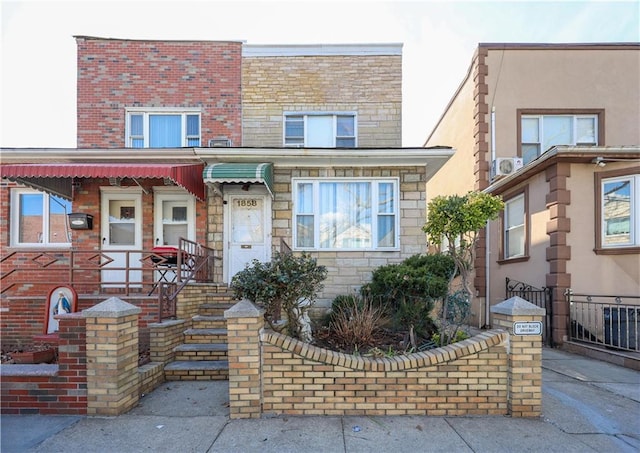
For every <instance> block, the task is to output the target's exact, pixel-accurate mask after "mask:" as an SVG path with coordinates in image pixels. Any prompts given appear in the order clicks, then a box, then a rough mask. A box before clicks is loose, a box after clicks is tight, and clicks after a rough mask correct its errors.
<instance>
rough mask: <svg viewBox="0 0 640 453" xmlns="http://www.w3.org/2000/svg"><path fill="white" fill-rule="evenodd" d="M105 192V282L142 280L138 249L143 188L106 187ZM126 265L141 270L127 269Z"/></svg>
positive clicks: (140, 235)
mask: <svg viewBox="0 0 640 453" xmlns="http://www.w3.org/2000/svg"><path fill="white" fill-rule="evenodd" d="M101 192H102V202H101V211H100V212H101V218H102V221H101V232H102V251H103V261H104V262H106V264H105V265H104V266H103V268H102V269H103V270H102V282H103V284H105V286H110V287H121V286H124V283H125V282H129V283H134V284H135V283H140V282H142V271H141V270H140V268H141V267H142V263H141V261H140V259H141V258H142V253H135V251H137V250H142V192H141V191H140V190H134V191H129V190H123V189H115V190H114V189H111V188H102V189H101ZM124 251H129V253H124ZM131 251H133V253H131ZM126 268H137V269H138V270H132V271H128V272H127V270H126ZM134 286H136V285H134Z"/></svg>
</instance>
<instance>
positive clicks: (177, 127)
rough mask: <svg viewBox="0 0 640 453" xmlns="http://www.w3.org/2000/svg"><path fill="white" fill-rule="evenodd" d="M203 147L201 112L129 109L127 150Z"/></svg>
mask: <svg viewBox="0 0 640 453" xmlns="http://www.w3.org/2000/svg"><path fill="white" fill-rule="evenodd" d="M185 146H200V111H199V110H196V111H175V110H165V109H158V110H150V111H142V110H137V109H129V110H128V111H127V147H129V148H182V147H185Z"/></svg>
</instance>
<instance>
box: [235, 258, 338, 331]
mask: <svg viewBox="0 0 640 453" xmlns="http://www.w3.org/2000/svg"><path fill="white" fill-rule="evenodd" d="M326 278H327V269H326V267H325V266H319V265H318V263H317V260H316V259H315V258H312V257H311V256H310V255H309V254H307V253H303V254H302V255H294V254H292V253H279V252H276V253H275V255H274V256H273V258H272V260H271V261H270V262H267V263H262V262H260V261H258V260H253V261H252V263H251V265H249V266H247V267H246V268H245V269H244V270H242V271H240V272H238V273H237V274H236V275H235V276H234V277H233V279H232V280H231V288H232V289H233V291H234V296H235V298H236V299H249V300H250V301H252V302H255V303H256V304H258V305H259V306H261V307H263V308H264V309H265V319H266V321H267V322H268V323H269V325H270V326H271V327H272V328H274V330H277V328H276V325H275V321H278V320H279V317H280V312H281V310H283V311H284V312H285V315H286V318H287V323H286V324H285V325H284V326H283V330H285V331H286V333H287V334H288V335H290V336H292V337H294V338H298V339H304V338H303V328H304V327H305V326H304V325H303V323H302V322H301V320H302V319H304V318H305V317H306V312H307V311H308V309H309V308H310V307H311V306H312V305H313V303H314V302H315V299H316V297H317V294H318V292H320V290H321V289H322V282H323V281H324V280H325V279H326ZM303 301H305V303H301V302H303Z"/></svg>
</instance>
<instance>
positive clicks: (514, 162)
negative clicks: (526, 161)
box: [491, 157, 523, 178]
mask: <svg viewBox="0 0 640 453" xmlns="http://www.w3.org/2000/svg"><path fill="white" fill-rule="evenodd" d="M522 166H523V161H522V158H521V157H498V158H497V159H495V160H494V161H493V162H492V163H491V177H492V178H495V177H497V176H507V175H510V174H513V173H515V172H517V171H518V170H520V169H521V168H522Z"/></svg>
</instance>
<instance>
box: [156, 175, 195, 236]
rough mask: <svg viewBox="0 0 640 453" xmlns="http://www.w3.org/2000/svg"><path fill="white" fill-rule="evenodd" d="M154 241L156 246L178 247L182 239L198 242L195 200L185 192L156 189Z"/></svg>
mask: <svg viewBox="0 0 640 453" xmlns="http://www.w3.org/2000/svg"><path fill="white" fill-rule="evenodd" d="M153 195H154V213H155V219H154V223H153V225H154V236H153V237H154V240H153V243H154V245H155V246H163V245H165V246H166V245H170V246H174V247H177V246H178V242H179V240H180V238H181V237H182V238H185V239H188V240H190V241H195V240H196V214H195V204H196V203H195V198H194V196H193V195H190V194H186V193H184V192H181V193H179V192H175V191H171V190H162V188H160V187H158V188H155V189H154V191H153Z"/></svg>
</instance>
